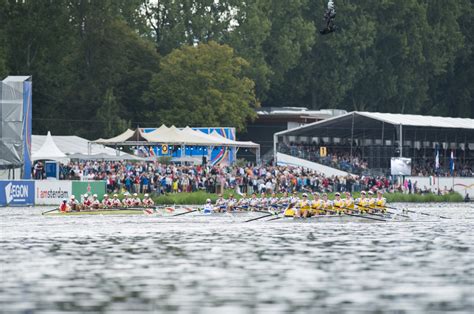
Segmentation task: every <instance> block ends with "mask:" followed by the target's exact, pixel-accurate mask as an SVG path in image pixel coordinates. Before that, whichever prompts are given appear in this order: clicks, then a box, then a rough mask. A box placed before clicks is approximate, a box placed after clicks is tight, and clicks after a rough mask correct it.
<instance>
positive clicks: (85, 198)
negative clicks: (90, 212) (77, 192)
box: [82, 193, 92, 209]
mask: <svg viewBox="0 0 474 314" xmlns="http://www.w3.org/2000/svg"><path fill="white" fill-rule="evenodd" d="M82 197H83V198H82V207H83V208H84V209H90V207H91V205H92V202H91V200H90V199H89V195H87V193H86V194H84V195H83V196H82Z"/></svg>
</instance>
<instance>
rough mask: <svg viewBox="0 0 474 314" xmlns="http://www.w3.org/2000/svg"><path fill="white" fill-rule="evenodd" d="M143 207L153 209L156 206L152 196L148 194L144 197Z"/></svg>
mask: <svg viewBox="0 0 474 314" xmlns="http://www.w3.org/2000/svg"><path fill="white" fill-rule="evenodd" d="M143 197H144V198H143V202H142V203H143V206H145V207H152V206H153V205H155V202H153V200H152V199H151V198H150V195H148V194H146V193H145V195H144V196H143Z"/></svg>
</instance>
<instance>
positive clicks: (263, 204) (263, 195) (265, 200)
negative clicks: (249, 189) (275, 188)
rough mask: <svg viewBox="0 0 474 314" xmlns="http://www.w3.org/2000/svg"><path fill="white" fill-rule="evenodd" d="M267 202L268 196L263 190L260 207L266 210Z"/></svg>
mask: <svg viewBox="0 0 474 314" xmlns="http://www.w3.org/2000/svg"><path fill="white" fill-rule="evenodd" d="M267 204H268V200H267V196H266V195H265V192H262V194H260V200H259V202H258V207H260V209H262V210H265V209H267Z"/></svg>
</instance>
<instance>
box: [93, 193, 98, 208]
mask: <svg viewBox="0 0 474 314" xmlns="http://www.w3.org/2000/svg"><path fill="white" fill-rule="evenodd" d="M99 207H100V201H99V200H98V199H97V194H94V195H92V201H91V208H93V209H99Z"/></svg>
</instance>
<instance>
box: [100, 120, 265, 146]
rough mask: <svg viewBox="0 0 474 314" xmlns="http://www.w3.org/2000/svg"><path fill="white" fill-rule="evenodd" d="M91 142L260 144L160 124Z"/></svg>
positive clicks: (207, 144)
mask: <svg viewBox="0 0 474 314" xmlns="http://www.w3.org/2000/svg"><path fill="white" fill-rule="evenodd" d="M93 143H97V144H104V145H114V144H119V145H126V144H127V143H128V144H131V145H157V144H169V145H187V146H214V147H224V146H228V147H249V148H259V147H260V145H259V144H256V143H253V142H239V141H233V140H230V139H227V138H224V137H222V136H220V135H218V136H214V135H209V134H206V133H204V132H200V131H196V130H193V129H192V128H190V127H186V128H184V129H178V128H176V127H175V126H174V125H173V126H171V127H167V126H165V125H162V126H160V127H159V128H158V129H156V130H154V131H152V132H149V133H145V132H144V131H143V129H140V128H138V129H136V130H135V131H132V130H130V129H128V130H126V131H125V132H123V133H122V134H120V135H117V136H115V137H113V138H110V139H102V138H100V139H98V140H95V141H93Z"/></svg>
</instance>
